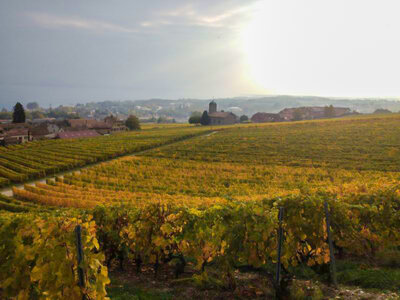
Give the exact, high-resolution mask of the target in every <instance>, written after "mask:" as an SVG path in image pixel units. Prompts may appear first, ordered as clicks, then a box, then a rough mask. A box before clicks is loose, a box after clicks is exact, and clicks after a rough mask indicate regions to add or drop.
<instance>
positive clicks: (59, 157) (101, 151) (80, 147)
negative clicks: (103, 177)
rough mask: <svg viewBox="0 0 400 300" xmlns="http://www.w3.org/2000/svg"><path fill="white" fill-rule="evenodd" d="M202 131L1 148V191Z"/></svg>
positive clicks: (180, 130) (132, 134) (163, 131)
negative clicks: (6, 187)
mask: <svg viewBox="0 0 400 300" xmlns="http://www.w3.org/2000/svg"><path fill="white" fill-rule="evenodd" d="M205 131H206V130H205V129H202V128H195V127H186V128H178V127H175V128H174V127H172V128H170V129H168V128H166V129H157V128H155V129H151V128H150V129H148V130H143V131H138V132H129V133H121V134H116V135H110V136H102V137H96V138H86V139H79V140H46V141H36V142H31V143H26V144H23V145H12V146H8V147H1V148H0V187H1V186H5V185H8V184H9V183H10V182H13V183H18V182H25V181H27V180H30V179H35V178H41V177H44V176H46V175H51V174H54V173H58V172H60V171H63V170H69V169H73V168H77V167H82V166H85V165H87V164H91V163H95V162H98V161H104V160H107V159H110V158H115V157H118V156H121V155H124V154H129V153H132V152H137V151H142V150H146V149H150V148H153V147H157V146H160V145H163V144H168V143H171V142H174V141H178V140H180V139H184V138H188V137H191V136H194V135H196V134H201V133H204V132H205Z"/></svg>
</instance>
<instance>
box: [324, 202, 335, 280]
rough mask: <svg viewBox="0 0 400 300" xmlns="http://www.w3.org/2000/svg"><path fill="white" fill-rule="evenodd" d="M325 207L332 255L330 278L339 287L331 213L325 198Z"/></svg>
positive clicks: (330, 253)
mask: <svg viewBox="0 0 400 300" xmlns="http://www.w3.org/2000/svg"><path fill="white" fill-rule="evenodd" d="M324 209H325V220H326V232H327V234H328V243H329V256H330V263H329V267H330V268H329V269H330V278H331V283H332V284H333V286H335V287H337V278H336V261H335V253H334V249H333V242H332V235H331V222H330V213H329V208H328V202H327V201H326V200H325V202H324Z"/></svg>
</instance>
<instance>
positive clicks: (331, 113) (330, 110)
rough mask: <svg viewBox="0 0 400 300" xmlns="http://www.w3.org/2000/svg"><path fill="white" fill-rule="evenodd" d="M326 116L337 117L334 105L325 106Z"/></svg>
mask: <svg viewBox="0 0 400 300" xmlns="http://www.w3.org/2000/svg"><path fill="white" fill-rule="evenodd" d="M324 116H325V118H333V117H335V108H334V107H333V105H332V104H331V105H329V106H325V108H324Z"/></svg>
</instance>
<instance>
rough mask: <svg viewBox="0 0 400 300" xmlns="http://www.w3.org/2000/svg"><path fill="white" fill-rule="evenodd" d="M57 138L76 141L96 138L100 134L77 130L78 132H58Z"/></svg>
mask: <svg viewBox="0 0 400 300" xmlns="http://www.w3.org/2000/svg"><path fill="white" fill-rule="evenodd" d="M57 136H58V137H59V138H60V139H78V138H88V137H96V136H100V134H98V133H97V132H96V131H94V130H79V131H66V132H60V133H59V134H58V135H57Z"/></svg>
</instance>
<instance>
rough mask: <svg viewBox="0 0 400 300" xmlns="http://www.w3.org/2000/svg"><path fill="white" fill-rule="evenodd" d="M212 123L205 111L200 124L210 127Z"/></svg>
mask: <svg viewBox="0 0 400 300" xmlns="http://www.w3.org/2000/svg"><path fill="white" fill-rule="evenodd" d="M210 122H211V120H210V117H209V116H208V112H207V111H206V110H205V111H204V112H203V115H202V116H201V120H200V123H201V125H210Z"/></svg>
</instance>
